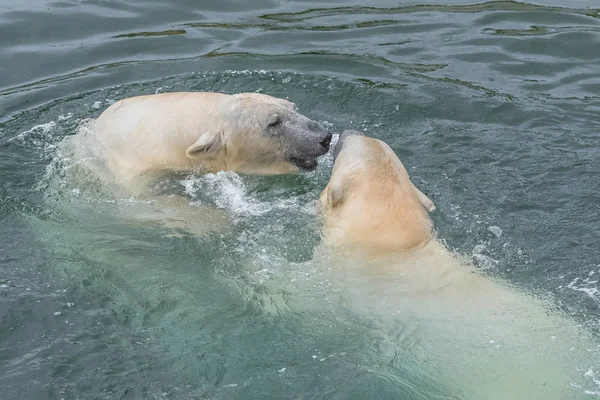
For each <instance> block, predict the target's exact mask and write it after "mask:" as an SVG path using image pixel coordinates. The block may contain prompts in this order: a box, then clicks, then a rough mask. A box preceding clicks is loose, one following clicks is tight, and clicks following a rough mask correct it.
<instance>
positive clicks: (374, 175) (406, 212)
mask: <svg viewBox="0 0 600 400" xmlns="http://www.w3.org/2000/svg"><path fill="white" fill-rule="evenodd" d="M333 153H334V164H333V170H332V174H331V178H330V180H329V183H328V184H327V187H326V188H325V190H323V192H322V193H321V196H320V203H321V211H322V216H323V223H324V226H323V234H324V239H325V243H326V244H329V245H332V246H344V245H350V246H351V247H356V246H362V247H365V248H367V250H373V251H375V252H379V253H389V252H396V251H404V250H409V249H412V248H416V247H419V246H421V245H423V244H425V243H427V242H428V241H429V240H430V238H431V237H432V224H431V220H430V219H429V216H428V211H433V210H434V209H435V206H434V204H433V202H432V201H431V200H429V198H427V196H426V195H425V194H423V193H422V192H421V191H420V190H419V189H417V188H416V187H415V185H414V184H413V183H412V182H411V180H410V178H409V176H408V173H407V172H406V169H405V168H404V166H403V165H402V163H401V162H400V160H399V159H398V157H397V156H396V154H395V153H394V152H393V151H392V149H391V148H390V147H389V146H388V145H387V144H386V143H384V142H382V141H380V140H377V139H374V138H370V137H367V136H364V135H363V134H362V133H360V132H357V131H344V132H343V133H342V134H341V135H340V138H339V140H338V143H337V144H336V147H335V149H334V152H333Z"/></svg>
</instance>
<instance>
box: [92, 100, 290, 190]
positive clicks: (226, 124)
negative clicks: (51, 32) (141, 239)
mask: <svg viewBox="0 0 600 400" xmlns="http://www.w3.org/2000/svg"><path fill="white" fill-rule="evenodd" d="M295 110H296V108H295V105H294V104H293V103H292V102H289V101H287V100H284V99H278V98H275V97H271V96H267V95H262V94H258V93H243V94H238V95H227V94H222V93H163V94H159V95H149V96H139V97H132V98H128V99H124V100H121V101H118V102H116V103H114V104H113V105H111V106H110V107H109V108H108V109H106V110H105V111H104V112H103V113H102V114H101V115H100V116H99V117H98V119H97V120H96V121H95V123H94V124H93V126H92V130H93V132H94V135H95V139H96V141H97V143H98V144H99V145H100V146H101V149H102V152H103V155H104V157H105V158H106V161H107V166H108V168H109V169H110V171H111V172H112V173H113V174H114V176H115V177H116V178H117V180H118V181H119V182H121V183H128V182H130V181H131V180H132V179H134V178H136V177H138V176H139V175H140V174H142V173H144V172H146V171H149V170H164V169H174V170H181V169H192V168H195V167H202V169H203V170H205V171H207V172H214V171H218V170H232V171H237V172H248V173H262V174H276V173H287V172H293V171H296V170H297V169H296V168H295V167H294V166H292V165H291V164H290V163H289V162H286V161H284V160H283V157H282V155H281V149H280V148H279V147H278V143H277V140H274V139H271V138H268V137H265V135H261V134H259V132H260V130H261V128H262V127H263V126H264V125H265V121H266V120H267V119H268V118H269V116H270V115H272V113H273V112H279V113H296V111H295ZM240 118H243V119H244V122H245V124H244V127H243V129H244V131H242V132H240V131H239V128H238V126H239V125H238V123H237V120H238V119H240Z"/></svg>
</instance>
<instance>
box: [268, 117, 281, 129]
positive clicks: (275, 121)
mask: <svg viewBox="0 0 600 400" xmlns="http://www.w3.org/2000/svg"><path fill="white" fill-rule="evenodd" d="M279 124H281V117H280V116H279V115H275V116H274V117H273V118H271V120H270V121H269V123H268V124H267V126H268V127H269V128H274V127H276V126H277V125H279Z"/></svg>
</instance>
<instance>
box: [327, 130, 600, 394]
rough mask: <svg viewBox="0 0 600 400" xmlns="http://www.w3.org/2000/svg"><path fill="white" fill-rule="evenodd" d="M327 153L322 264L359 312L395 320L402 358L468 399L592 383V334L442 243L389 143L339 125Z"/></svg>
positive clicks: (573, 390)
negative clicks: (329, 161)
mask: <svg viewBox="0 0 600 400" xmlns="http://www.w3.org/2000/svg"><path fill="white" fill-rule="evenodd" d="M333 155H334V164H333V170H332V175H331V179H330V181H329V183H328V185H327V186H326V188H325V189H324V190H323V192H322V193H321V196H320V210H321V214H322V222H323V231H322V234H323V244H324V246H325V248H326V249H330V251H329V253H327V252H325V254H329V256H328V265H330V266H332V267H330V269H331V270H332V271H333V272H332V273H333V274H336V275H337V276H338V278H337V280H338V281H340V280H341V279H344V280H345V284H344V286H345V287H346V291H347V292H349V293H351V295H349V297H350V298H351V299H352V302H353V308H354V309H355V311H360V312H362V313H364V314H366V315H373V316H377V317H376V320H378V321H387V323H388V324H389V326H392V325H393V324H394V323H395V324H396V325H398V326H401V327H402V329H401V332H402V333H401V334H400V335H399V336H397V337H394V338H393V339H390V340H386V343H388V344H389V346H390V347H392V348H393V349H392V350H391V352H392V353H393V354H396V356H395V357H397V354H403V357H404V358H403V360H402V362H403V365H411V363H413V364H414V366H413V367H412V368H411V369H414V370H415V371H418V372H420V373H423V377H424V378H427V379H429V378H435V379H440V380H442V381H443V382H444V383H445V384H446V385H447V387H448V388H449V394H450V392H453V393H455V394H456V395H457V396H458V397H457V398H464V399H498V400H500V399H567V398H569V399H572V398H586V396H584V394H585V393H584V391H585V389H587V388H589V389H588V392H589V391H594V387H595V382H597V381H595V380H594V379H593V376H594V374H595V373H596V372H597V371H596V369H597V366H598V365H600V363H599V360H598V350H599V348H598V343H597V340H596V339H594V338H593V336H592V335H591V334H589V332H587V331H585V330H583V329H581V327H580V326H578V325H577V324H576V323H575V322H574V321H573V320H571V319H570V318H568V317H567V316H566V315H564V314H562V313H560V312H558V311H557V310H556V309H554V308H553V306H552V302H551V301H548V300H547V299H543V298H540V297H538V296H534V295H533V294H530V293H525V292H523V291H520V290H518V289H516V288H513V287H511V286H509V285H508V284H506V283H504V282H501V281H498V280H495V279H493V278H491V277H487V276H484V275H482V274H480V273H479V271H477V270H476V269H475V268H474V267H473V266H472V265H470V264H469V263H468V262H467V261H466V260H462V259H461V258H460V257H458V256H457V255H455V254H453V253H452V252H450V251H449V250H447V248H446V247H445V246H444V245H443V244H442V243H440V242H439V241H438V240H437V238H436V235H435V234H434V231H433V226H432V222H431V219H430V218H429V215H428V213H429V212H431V211H433V210H435V206H434V204H433V202H432V201H431V200H430V199H429V198H428V197H427V196H426V195H425V194H423V193H422V192H421V191H420V190H419V189H417V188H416V187H415V185H414V184H413V183H412V182H411V181H410V178H409V176H408V174H407V172H406V169H405V168H404V166H403V165H402V163H401V161H400V160H399V158H398V157H397V156H396V155H395V154H394V152H393V151H392V149H391V148H390V147H389V146H388V145H387V144H385V143H384V142H382V141H380V140H377V139H374V138H370V137H367V136H364V135H363V134H361V133H360V132H356V131H344V132H343V133H342V134H341V135H340V138H339V140H338V143H337V145H336V147H335V149H334V151H333ZM331 250H333V251H331ZM334 279H336V278H334ZM381 323H382V324H385V323H384V322H381ZM382 331H386V329H382ZM388 331H393V329H391V328H390V329H388ZM586 384H591V386H589V385H588V387H587V388H586ZM449 397H451V396H449ZM452 398H454V397H452Z"/></svg>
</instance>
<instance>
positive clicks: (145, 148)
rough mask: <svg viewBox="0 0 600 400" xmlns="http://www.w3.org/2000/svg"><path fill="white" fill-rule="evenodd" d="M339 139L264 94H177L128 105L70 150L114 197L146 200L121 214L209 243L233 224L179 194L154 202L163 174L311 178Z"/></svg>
mask: <svg viewBox="0 0 600 400" xmlns="http://www.w3.org/2000/svg"><path fill="white" fill-rule="evenodd" d="M331 137H332V135H331V132H329V130H327V129H326V128H324V127H323V126H321V125H320V124H319V123H317V122H316V121H313V120H311V119H309V118H307V117H305V116H304V115H302V114H300V113H299V112H298V111H297V107H296V105H295V104H294V103H292V102H291V101H288V100H285V99H280V98H276V97H273V96H269V95H266V94H260V93H240V94H234V95H227V94H223V93H204V92H176V93H161V94H155V95H147V96H138V97H132V98H127V99H123V100H120V101H118V102H116V103H114V104H112V105H111V106H110V107H108V108H107V109H106V110H105V111H104V112H103V113H102V114H101V115H100V116H99V117H98V118H97V119H96V120H93V121H90V122H89V123H88V124H87V125H86V126H84V127H82V129H81V130H80V132H79V133H78V134H76V135H74V136H71V137H69V138H67V140H65V143H64V145H65V147H66V149H67V151H68V152H69V154H70V158H73V159H75V160H78V161H77V162H78V163H79V165H81V166H85V167H86V168H87V170H90V171H92V172H93V175H94V176H95V177H97V178H98V179H99V180H100V181H101V182H102V185H104V186H106V187H109V188H110V191H111V192H112V193H118V194H117V196H120V197H121V198H123V197H129V196H137V197H138V198H140V199H143V200H144V201H143V202H139V203H137V204H138V205H142V207H137V208H135V207H134V208H132V207H128V208H126V209H123V208H122V209H121V211H126V214H127V218H129V217H132V218H133V219H137V220H140V219H142V220H146V221H154V222H162V223H163V225H167V226H170V227H172V228H174V229H179V228H181V230H183V231H186V232H187V233H192V234H194V235H199V236H204V234H205V233H207V231H218V230H219V229H220V228H217V227H218V226H222V225H223V224H225V225H226V223H224V222H223V221H224V217H225V216H224V215H222V214H223V213H219V212H218V210H215V209H214V208H211V207H202V210H199V209H198V208H199V207H189V204H188V202H187V201H186V199H183V198H177V197H176V196H172V195H171V196H167V197H165V196H162V197H161V196H152V195H149V194H148V191H149V190H148V189H149V187H150V186H151V184H152V183H153V182H155V178H156V175H157V174H161V173H164V172H165V171H188V170H189V171H192V170H199V171H201V172H203V173H204V172H205V173H211V172H218V171H233V172H241V173H249V174H263V175H272V174H286V173H294V172H299V171H311V170H314V169H315V168H316V167H317V158H318V157H320V156H322V155H324V154H326V153H327V152H328V151H329V143H330V141H331ZM87 170H86V171H87ZM211 216H212V217H211ZM213 228H215V229H213Z"/></svg>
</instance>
